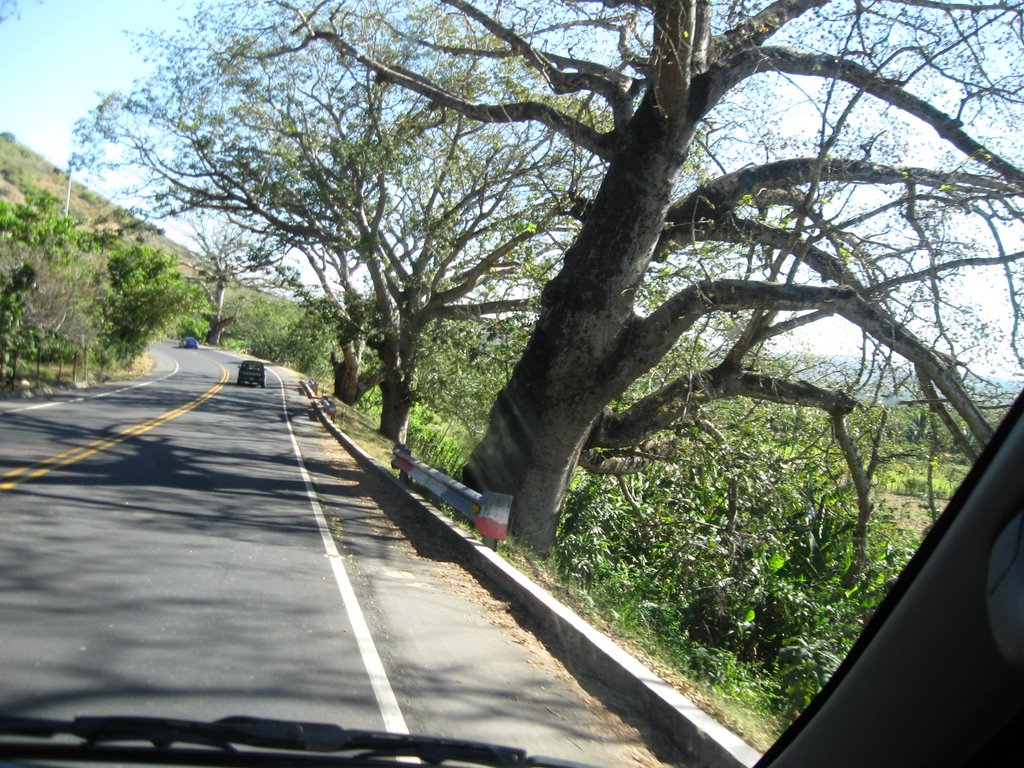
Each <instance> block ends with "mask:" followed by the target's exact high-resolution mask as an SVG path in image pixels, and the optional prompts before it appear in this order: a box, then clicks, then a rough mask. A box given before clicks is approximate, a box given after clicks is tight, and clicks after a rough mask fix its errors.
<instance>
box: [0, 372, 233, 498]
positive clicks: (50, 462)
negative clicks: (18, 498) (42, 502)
mask: <svg viewBox="0 0 1024 768" xmlns="http://www.w3.org/2000/svg"><path fill="white" fill-rule="evenodd" d="M220 369H221V377H220V381H218V382H217V383H216V384H215V385H214V386H213V387H211V388H210V389H208V390H207V391H206V392H204V393H203V394H201V395H200V396H199V397H197V398H196V399H195V400H192V401H190V402H188V403H185V404H184V405H181V406H178V407H177V408H174V409H173V410H170V411H167V412H166V413H162V414H160V415H159V416H156V417H154V418H152V419H149V420H147V421H143V422H141V423H139V424H134V425H132V426H130V427H125V428H124V429H122V430H121V431H120V432H118V433H117V434H116V435H114V436H112V437H100V438H97V439H95V440H92V441H90V442H88V443H86V444H85V445H80V446H76V447H74V448H68V449H67V450H66V451H61V452H60V453H58V454H55V455H54V456H50V457H48V458H45V459H43V460H42V461H38V462H36V463H35V464H26V465H25V466H23V467H15V468H14V469H11V470H8V471H7V472H5V473H4V474H3V475H0V491H9V490H11V489H12V488H14V487H15V486H18V485H21V484H22V483H24V482H26V481H28V480H34V479H35V478H37V477H42V476H43V475H45V474H47V473H49V472H52V471H53V470H55V469H57V468H58V467H66V466H68V465H69V464H74V463H76V462H79V461H81V460H82V459H87V458H89V457H90V456H93V455H95V454H97V453H100V452H101V451H106V450H109V449H111V448H113V447H114V446H116V445H120V444H121V443H123V442H124V441H125V440H127V439H128V438H130V437H137V436H138V435H143V434H145V433H146V432H149V431H150V430H152V429H156V428H157V427H159V426H162V425H163V424H166V423H167V422H169V421H172V420H173V419H176V418H178V417H179V416H184V415H185V414H186V413H188V412H189V411H192V410H194V409H196V408H198V407H199V406H200V405H202V404H203V403H205V402H206V401H207V400H209V399H211V398H212V397H213V396H214V395H216V394H217V393H218V392H220V391H221V390H222V389H223V388H224V385H225V384H226V383H227V380H228V371H227V368H225V367H224V366H220Z"/></svg>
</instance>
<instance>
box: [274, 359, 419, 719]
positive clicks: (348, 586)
mask: <svg viewBox="0 0 1024 768" xmlns="http://www.w3.org/2000/svg"><path fill="white" fill-rule="evenodd" d="M268 370H270V369H268ZM270 372H271V373H273V374H274V378H276V379H277V380H278V381H279V382H280V383H281V406H282V409H283V411H284V422H285V424H286V425H287V426H288V436H289V437H290V438H291V441H292V451H293V452H294V453H295V461H296V463H297V464H298V465H299V474H300V475H301V476H302V482H303V483H304V484H305V486H306V496H307V497H308V498H309V505H310V506H311V507H312V508H313V515H314V516H315V517H316V524H317V527H318V528H319V529H320V538H321V539H322V540H323V543H324V549H325V550H326V551H327V559H328V560H329V561H330V563H331V570H332V571H334V580H335V581H336V582H337V584H338V591H339V592H341V601H342V603H343V604H344V605H345V612H346V613H347V614H348V621H349V624H351V625H352V632H353V634H354V635H355V638H356V644H357V645H358V647H359V654H360V656H362V659H363V665H364V666H365V667H366V672H367V674H368V675H369V676H370V685H371V686H372V687H373V693H374V696H376V698H377V706H378V707H379V708H380V714H381V717H383V718H384V730H386V731H388V732H389V733H409V728H408V726H407V725H406V724H405V717H404V716H403V715H402V709H401V707H399V705H398V697H396V696H395V691H394V689H393V688H392V687H391V681H390V680H388V673H387V670H385V669H384V662H382V661H381V659H380V654H379V653H378V652H377V646H376V645H375V644H374V642H373V636H372V635H371V634H370V627H369V625H368V624H367V623H366V618H365V617H364V616H363V612H362V610H361V609H360V608H359V600H358V599H357V598H356V593H355V590H354V589H353V588H352V582H351V581H350V580H349V578H348V573H347V572H346V571H345V561H344V560H342V559H341V553H340V552H339V551H338V545H337V544H335V542H334V536H333V535H332V534H331V530H330V528H328V527H327V518H326V517H325V516H324V510H323V507H322V506H321V505H320V500H319V499H318V498H317V495H316V491H315V490H314V489H313V481H312V480H311V479H310V477H309V472H308V471H307V470H306V463H305V462H304V461H303V460H302V452H301V451H300V450H299V442H298V440H296V439H295V432H294V431H293V430H292V420H291V418H290V417H289V416H288V398H287V396H286V395H285V385H284V381H283V380H282V378H281V377H280V376H279V375H278V374H277V372H276V371H273V370H271V371H270Z"/></svg>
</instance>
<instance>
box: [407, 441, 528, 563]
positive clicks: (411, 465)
mask: <svg viewBox="0 0 1024 768" xmlns="http://www.w3.org/2000/svg"><path fill="white" fill-rule="evenodd" d="M391 466H392V467H394V468H395V469H397V470H399V471H400V472H401V473H402V479H403V480H413V481H414V482H416V483H418V484H419V485H421V486H423V487H424V488H426V489H427V490H428V491H430V492H431V493H433V494H434V495H435V496H437V497H438V498H439V499H441V500H442V501H445V502H447V503H448V504H451V505H452V507H454V508H455V509H457V510H458V511H459V512H461V513H462V514H463V515H465V516H466V517H468V518H469V519H470V520H472V521H473V524H474V525H475V526H476V529H477V531H479V533H480V535H481V536H483V539H484V544H486V545H487V546H489V547H490V548H491V549H495V548H496V547H497V543H498V542H499V541H502V540H504V538H505V536H506V535H508V517H509V512H510V511H511V509H512V497H511V496H509V495H508V494H504V493H494V492H492V491H485V492H484V493H477V492H476V491H474V490H473V489H472V488H468V487H466V486H465V485H463V484H462V483H460V482H458V481H457V480H453V479H452V478H450V477H448V475H446V474H445V473H444V472H442V471H441V470H439V469H434V468H433V467H431V466H429V465H428V464H424V463H423V462H422V461H419V460H417V459H414V458H413V456H412V451H411V450H410V448H409V446H407V445H396V446H395V449H394V451H393V452H392V454H391Z"/></svg>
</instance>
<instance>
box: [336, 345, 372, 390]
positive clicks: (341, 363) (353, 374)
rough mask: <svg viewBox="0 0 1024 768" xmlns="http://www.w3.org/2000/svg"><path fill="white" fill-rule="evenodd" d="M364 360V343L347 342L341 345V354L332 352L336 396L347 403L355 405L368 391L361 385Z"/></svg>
mask: <svg viewBox="0 0 1024 768" xmlns="http://www.w3.org/2000/svg"><path fill="white" fill-rule="evenodd" d="M362 361H363V344H362V343H357V342H346V343H345V344H342V345H341V356H340V357H339V356H338V353H337V352H336V351H334V352H331V367H332V368H333V369H334V396H335V397H336V398H338V399H339V400H340V401H341V402H343V403H345V404H346V405H355V404H356V403H358V402H359V400H360V398H362V396H363V394H364V393H365V392H366V389H364V388H363V387H362V386H361V381H362V379H361V378H360V370H359V369H360V366H361V365H362Z"/></svg>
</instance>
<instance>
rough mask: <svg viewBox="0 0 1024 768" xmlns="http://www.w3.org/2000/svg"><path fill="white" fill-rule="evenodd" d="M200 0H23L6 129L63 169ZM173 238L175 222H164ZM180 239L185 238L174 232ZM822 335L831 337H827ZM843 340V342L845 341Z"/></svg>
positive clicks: (1, 122) (3, 109)
mask: <svg viewBox="0 0 1024 768" xmlns="http://www.w3.org/2000/svg"><path fill="white" fill-rule="evenodd" d="M196 3H197V0H16V11H15V13H14V14H13V15H12V16H11V17H10V18H8V19H7V20H6V21H3V22H0V73H2V74H0V132H9V133H13V134H14V135H15V137H16V138H17V140H18V141H19V142H20V143H21V144H23V145H25V146H27V147H29V148H30V149H32V150H34V151H36V152H38V153H39V154H41V155H43V156H44V157H45V158H47V159H48V160H49V161H50V162H52V163H53V164H54V166H55V167H58V168H64V167H66V166H67V163H68V160H69V158H70V156H71V153H72V152H73V137H72V132H73V128H74V124H75V122H76V121H78V120H79V119H81V118H83V117H86V116H87V115H88V114H89V112H90V110H92V109H93V108H94V107H95V106H96V105H97V104H98V103H99V101H100V97H101V94H104V93H109V92H111V91H116V90H128V89H130V88H131V85H132V83H133V82H134V81H135V80H137V79H139V78H142V77H144V76H145V75H146V74H148V72H149V71H150V65H149V64H147V62H146V61H145V57H144V55H143V54H142V53H140V52H138V51H136V50H134V47H133V43H132V39H131V34H132V33H136V34H138V33H142V32H145V31H147V30H155V31H171V30H174V29H176V28H178V27H179V26H181V20H182V19H183V18H190V17H192V15H193V13H194V10H195V6H196ZM76 181H78V182H80V183H84V184H86V185H87V186H89V187H90V188H92V189H94V190H96V191H97V192H100V193H102V194H104V195H105V196H107V197H108V198H110V199H112V200H114V201H116V202H119V203H121V204H122V205H130V204H132V202H133V201H131V200H127V199H125V198H124V196H123V195H121V194H119V192H120V190H119V188H118V187H119V185H118V183H117V178H116V176H114V177H111V178H108V179H106V180H104V179H98V178H90V177H88V176H78V175H76ZM163 226H165V227H168V226H169V230H168V234H169V235H170V236H172V237H174V236H175V235H174V233H173V232H172V231H171V230H173V229H174V227H173V224H172V223H170V222H163ZM175 239H181V238H177V237H176V238H175ZM824 325H825V324H816V325H815V326H814V328H815V333H814V334H813V335H812V338H811V339H810V341H811V346H812V348H813V347H822V346H824V347H825V349H826V350H827V352H828V353H831V354H835V353H843V354H856V353H857V348H858V343H857V336H856V334H852V335H851V334H850V332H849V329H847V328H844V327H843V326H844V323H843V322H842V321H840V320H835V321H834V322H832V323H831V325H833V326H835V327H834V328H828V329H826V328H825V327H823V326H824ZM823 340H827V341H825V342H824V344H823V343H822V342H823ZM839 340H842V341H841V342H840V341H839Z"/></svg>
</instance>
